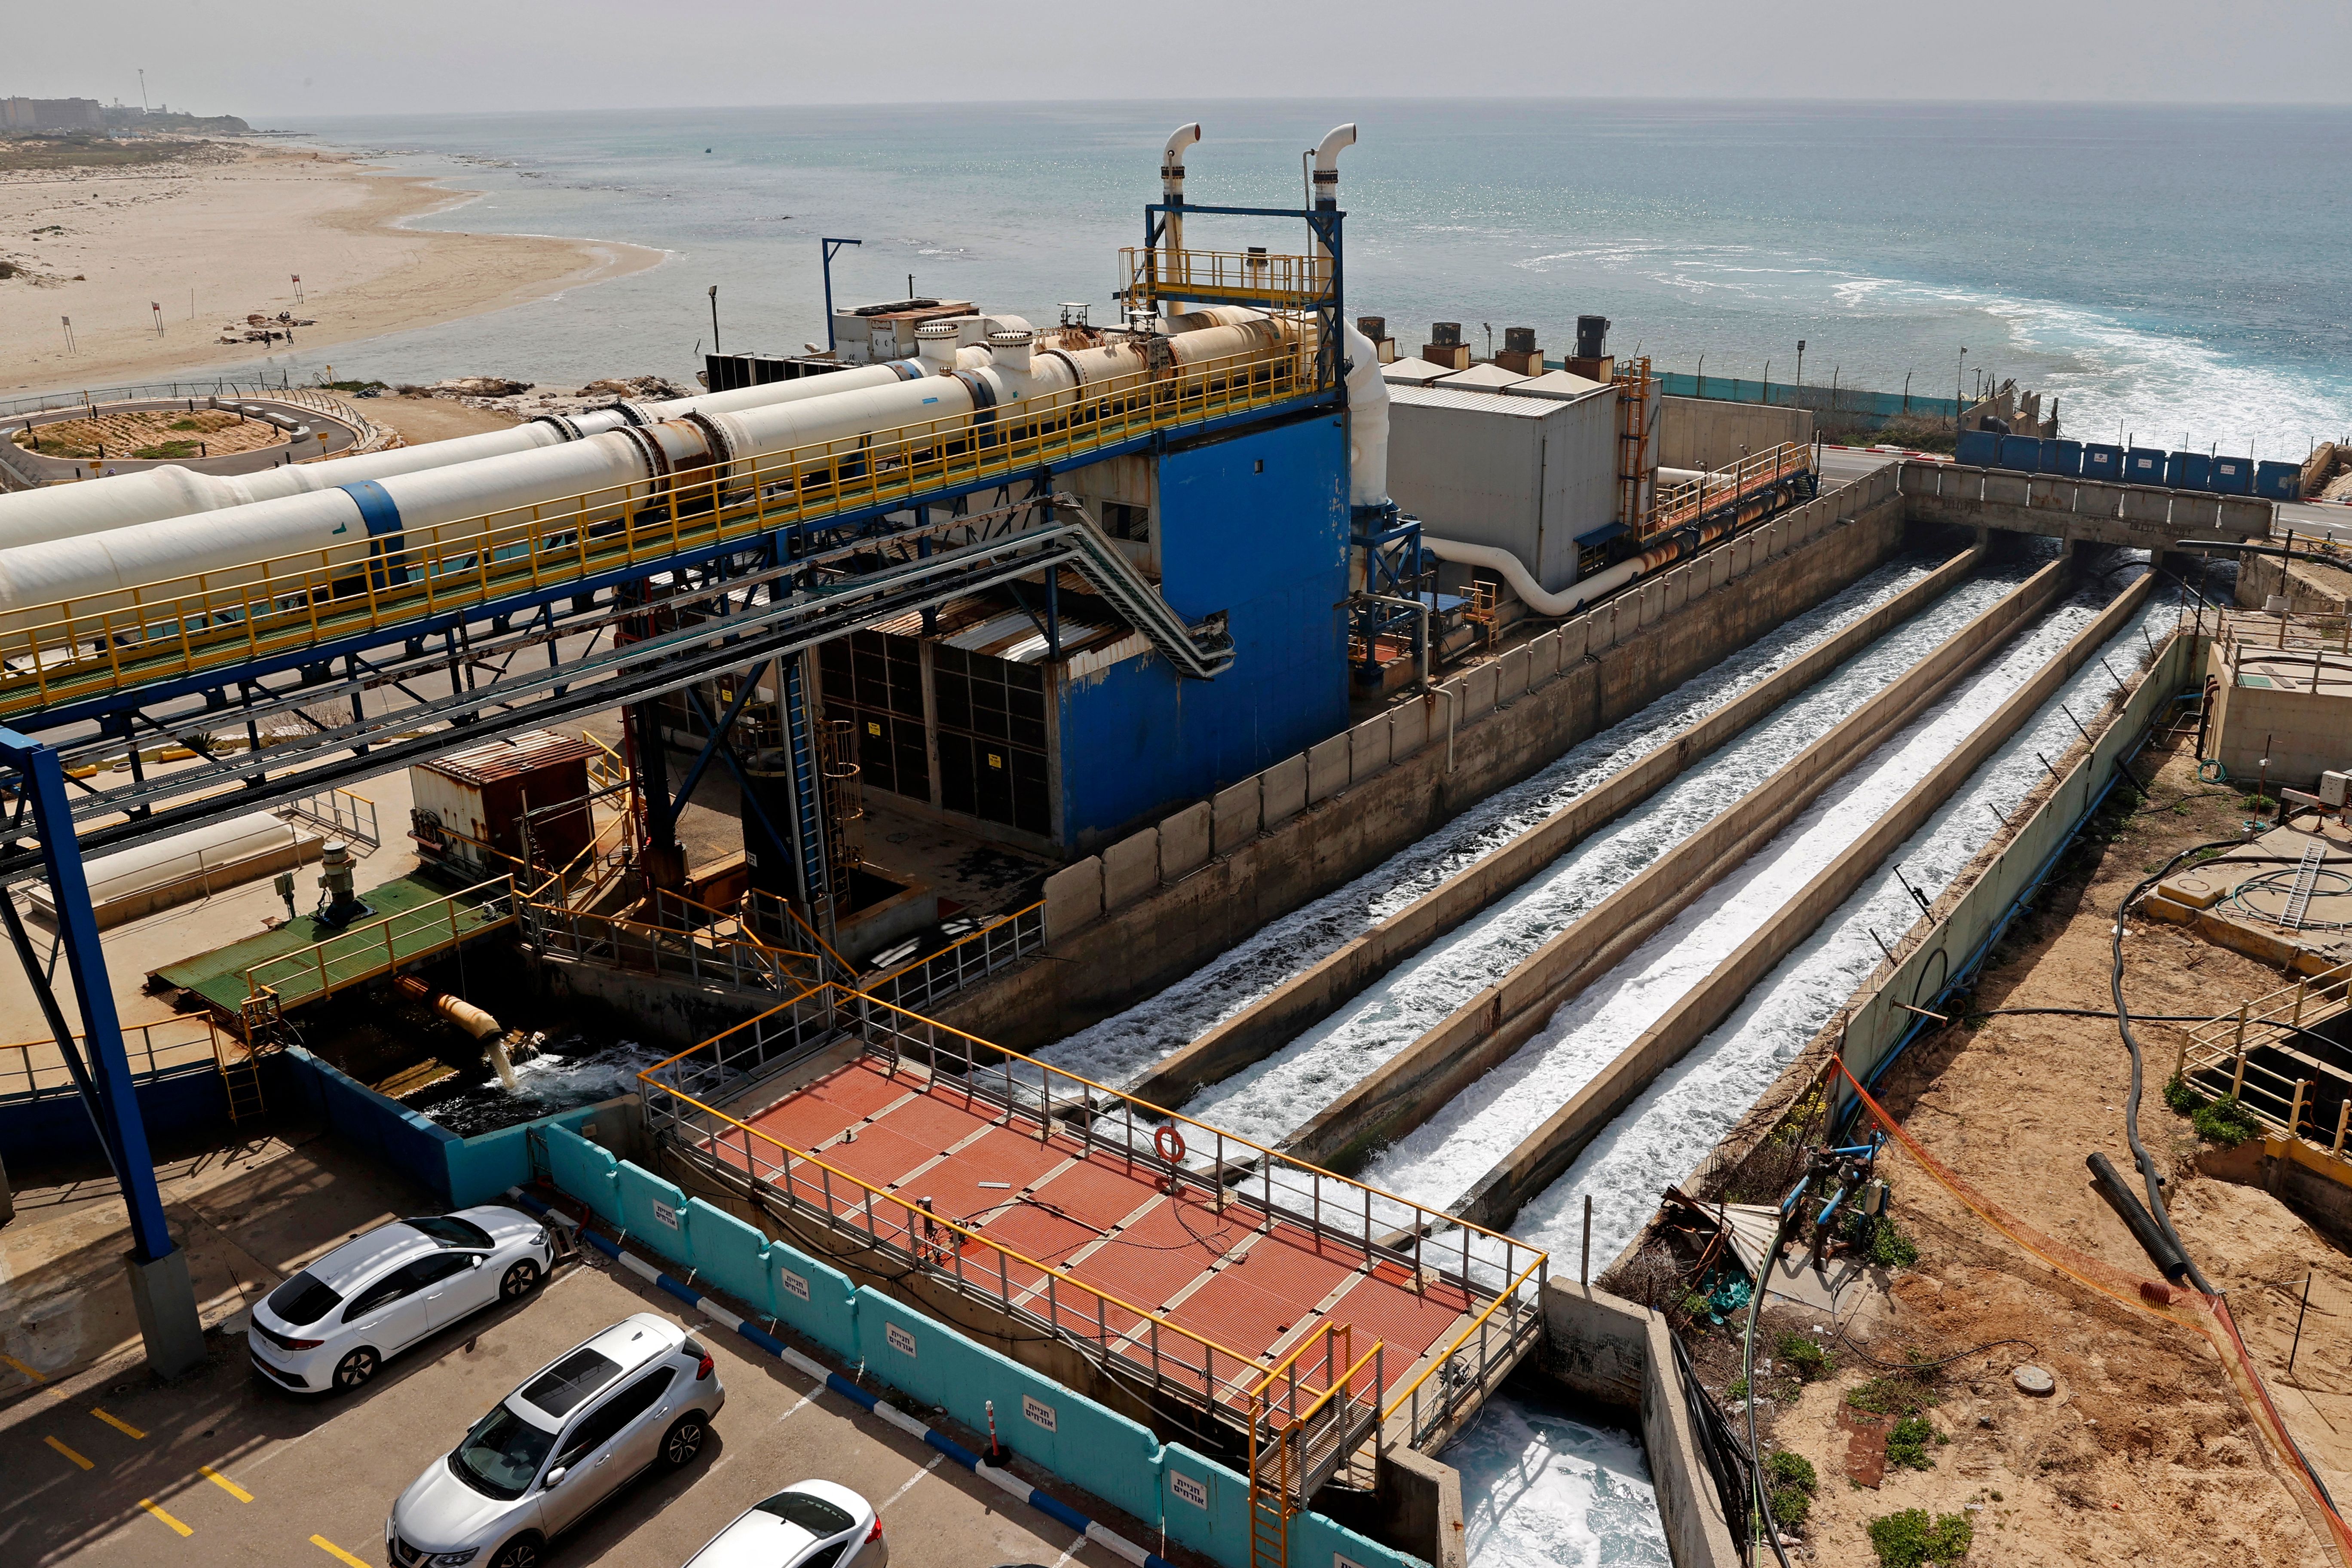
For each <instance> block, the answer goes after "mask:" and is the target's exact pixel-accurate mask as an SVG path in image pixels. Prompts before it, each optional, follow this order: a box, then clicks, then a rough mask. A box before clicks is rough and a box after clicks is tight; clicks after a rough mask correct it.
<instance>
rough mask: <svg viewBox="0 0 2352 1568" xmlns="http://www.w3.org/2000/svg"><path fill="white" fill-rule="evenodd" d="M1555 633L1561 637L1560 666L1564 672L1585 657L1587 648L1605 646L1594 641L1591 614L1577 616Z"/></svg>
mask: <svg viewBox="0 0 2352 1568" xmlns="http://www.w3.org/2000/svg"><path fill="white" fill-rule="evenodd" d="M1553 635H1555V636H1556V637H1559V668H1560V672H1561V673H1562V674H1566V673H1567V672H1568V670H1569V669H1570V668H1571V667H1572V666H1574V665H1575V664H1576V662H1577V661H1578V660H1579V659H1580V658H1583V657H1584V650H1585V649H1586V648H1588V647H1602V646H1605V645H1602V644H1597V643H1595V642H1593V641H1592V617H1591V616H1590V615H1582V616H1577V617H1576V619H1574V620H1572V621H1570V622H1569V623H1568V625H1566V626H1562V627H1560V628H1559V631H1558V632H1557V633H1555V634H1553Z"/></svg>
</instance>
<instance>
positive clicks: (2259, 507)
mask: <svg viewBox="0 0 2352 1568" xmlns="http://www.w3.org/2000/svg"><path fill="white" fill-rule="evenodd" d="M1890 471H1891V472H1893V473H1894V474H1895V476H1896V479H1897V482H1898V483H1899V484H1900V486H1901V487H1902V492H1903V507H1904V515H1905V516H1906V517H1908V518H1910V519H1911V520H1912V521H1914V522H1946V523H1952V524H1956V525H1958V526H1960V527H1964V528H2001V529H2008V530H2010V531H2012V532H2016V533H2040V534H2044V535H2047V536H2049V537H2051V538H2053V539H2073V540H2079V541H2081V542H2084V543H2089V544H2116V545H2121V546H2123V547H2124V548H2125V549H2127V550H2147V551H2153V552H2157V553H2158V554H2161V553H2163V552H2166V551H2168V550H2170V549H2171V548H2172V547H2173V546H2174V545H2175V544H2176V543H2178V542H2179V541H2181V540H2184V539H2194V538H2199V537H2203V538H2208V539H2210V538H2211V537H2213V536H2214V535H2215V534H2216V533H2217V532H2219V533H2222V534H2227V535H2229V536H2230V537H2231V538H2233V539H2261V538H2263V537H2265V536H2266V535H2268V534H2269V533H2271V532H2272V531H2273V521H2274V520H2275V519H2276V517H2277V515H2278V508H2277V506H2276V504H2275V503H2273V502H2271V501H2266V500H2255V499H2254V498H2252V497H2251V496H2213V495H2200V494H2197V493H2195V492H2194V491H2190V490H2171V489H2156V488H2152V487H2150V486H2147V485H2111V484H2107V483H2105V482H2104V481H2103V480H2099V479H2065V478H2063V477H2060V476H2056V475H2037V474H2013V473H2005V472H2002V471H2001V470H2000V469H1997V468H1960V467H1958V466H1957V465H1955V464H1951V463H1927V462H1918V461H1908V462H1903V463H1898V464H1896V465H1895V467H1894V468H1892V469H1891V470H1890Z"/></svg>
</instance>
